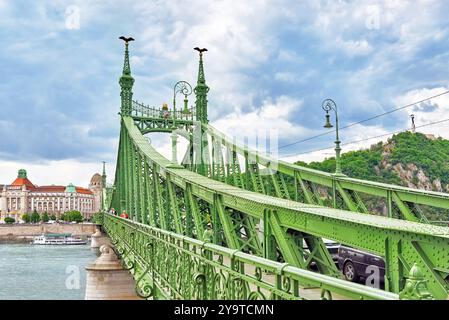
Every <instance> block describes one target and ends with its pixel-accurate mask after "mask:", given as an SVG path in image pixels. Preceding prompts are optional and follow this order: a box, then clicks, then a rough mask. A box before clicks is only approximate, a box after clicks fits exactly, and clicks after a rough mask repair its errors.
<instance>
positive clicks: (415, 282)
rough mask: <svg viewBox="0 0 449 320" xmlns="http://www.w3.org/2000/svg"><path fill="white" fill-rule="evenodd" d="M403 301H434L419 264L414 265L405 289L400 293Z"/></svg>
mask: <svg viewBox="0 0 449 320" xmlns="http://www.w3.org/2000/svg"><path fill="white" fill-rule="evenodd" d="M399 299H401V300H433V299H434V298H433V296H432V294H431V293H430V291H429V289H428V287H427V280H425V278H424V275H423V273H422V271H421V269H420V268H419V267H418V264H416V263H414V264H413V266H412V268H411V269H410V272H409V274H408V277H407V280H406V282H405V286H404V289H403V290H402V291H401V292H400V293H399Z"/></svg>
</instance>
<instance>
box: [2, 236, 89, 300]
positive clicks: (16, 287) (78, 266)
mask: <svg viewBox="0 0 449 320" xmlns="http://www.w3.org/2000/svg"><path fill="white" fill-rule="evenodd" d="M96 257H97V253H96V251H94V250H93V249H91V248H90V246H89V245H80V246H78V245H77V246H37V245H35V246H33V245H29V244H0V270H1V271H0V300H5V299H28V300H31V299H63V300H76V299H84V293H85V290H86V270H85V266H86V265H87V264H88V263H90V262H92V261H94V260H95V259H96Z"/></svg>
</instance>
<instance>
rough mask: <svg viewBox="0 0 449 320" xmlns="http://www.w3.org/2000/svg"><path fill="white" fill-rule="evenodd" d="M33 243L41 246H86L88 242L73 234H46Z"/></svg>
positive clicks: (35, 239) (36, 238) (35, 238)
mask: <svg viewBox="0 0 449 320" xmlns="http://www.w3.org/2000/svg"><path fill="white" fill-rule="evenodd" d="M31 243H32V244H40V245H80V244H86V243H87V240H83V239H80V238H74V237H72V234H71V233H46V234H45V233H44V234H41V235H40V236H37V237H34V240H33V242H31Z"/></svg>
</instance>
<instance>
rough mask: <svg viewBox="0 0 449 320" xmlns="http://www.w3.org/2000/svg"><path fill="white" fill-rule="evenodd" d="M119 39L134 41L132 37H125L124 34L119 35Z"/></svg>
mask: <svg viewBox="0 0 449 320" xmlns="http://www.w3.org/2000/svg"><path fill="white" fill-rule="evenodd" d="M119 39H121V40H123V41H125V42H126V43H128V42H130V41H134V38H132V37H129V38H125V37H124V36H121V37H120V38H119Z"/></svg>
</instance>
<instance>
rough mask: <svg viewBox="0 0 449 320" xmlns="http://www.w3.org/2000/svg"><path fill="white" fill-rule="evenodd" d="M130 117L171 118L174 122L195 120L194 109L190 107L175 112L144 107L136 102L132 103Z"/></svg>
mask: <svg viewBox="0 0 449 320" xmlns="http://www.w3.org/2000/svg"><path fill="white" fill-rule="evenodd" d="M131 111H132V112H131V115H132V116H133V117H144V118H154V119H169V120H172V119H173V118H174V119H176V120H191V121H192V120H193V119H195V108H194V107H191V108H189V109H187V110H176V111H173V110H172V109H167V110H164V109H162V108H160V107H159V108H158V107H151V106H148V105H145V104H143V103H141V102H138V101H133V102H132V107H131Z"/></svg>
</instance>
